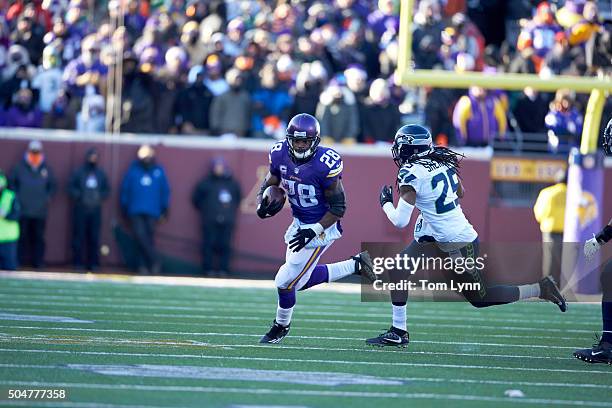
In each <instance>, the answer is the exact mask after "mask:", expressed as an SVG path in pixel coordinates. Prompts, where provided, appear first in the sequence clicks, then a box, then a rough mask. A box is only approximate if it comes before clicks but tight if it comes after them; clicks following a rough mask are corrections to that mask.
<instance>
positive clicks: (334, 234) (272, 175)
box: [257, 113, 376, 343]
mask: <svg viewBox="0 0 612 408" xmlns="http://www.w3.org/2000/svg"><path fill="white" fill-rule="evenodd" d="M320 141H321V137H320V126H319V122H318V121H317V119H316V118H315V117H313V116H311V115H308V114H306V113H300V114H298V115H296V116H294V117H293V118H292V119H291V121H290V122H289V124H288V126H287V132H286V139H285V140H283V141H280V142H278V143H276V144H275V145H274V146H272V149H271V150H270V156H269V158H270V171H269V172H268V174H267V175H266V178H265V180H264V182H263V183H262V185H261V190H260V192H259V194H258V196H257V203H258V206H257V215H258V216H259V217H260V218H268V217H271V216H273V215H275V214H276V213H278V212H279V211H280V210H281V208H282V204H283V203H276V202H271V203H270V202H268V200H267V199H264V198H263V193H264V191H265V190H266V188H268V187H269V186H280V187H282V188H283V189H284V190H285V191H286V192H287V196H288V199H289V203H290V204H291V211H292V213H293V222H292V223H291V225H289V228H288V229H287V232H286V233H285V243H286V244H287V250H286V253H285V263H284V264H283V265H282V266H281V267H280V268H279V270H278V272H277V274H276V277H275V279H274V282H275V284H276V287H277V288H278V307H277V309H276V319H275V320H274V323H273V324H272V327H271V328H270V330H269V331H268V333H266V334H265V335H264V336H263V337H262V338H261V340H260V343H278V342H280V341H281V340H282V339H283V338H284V337H285V336H286V335H287V333H289V327H290V324H291V315H292V314H293V307H294V306H295V302H296V296H295V293H296V290H304V289H307V288H310V287H312V286H315V285H318V284H321V283H324V282H332V281H336V280H338V279H341V278H343V277H345V276H348V275H352V274H363V275H364V276H366V278H368V279H370V280H372V281H373V280H375V279H376V278H375V275H374V272H373V268H372V260H371V258H370V255H369V254H368V253H367V252H366V251H364V252H361V253H359V254H357V255H356V256H353V257H351V259H348V260H345V261H342V262H336V263H332V264H327V265H317V263H318V261H319V258H320V257H321V255H323V253H324V252H325V251H326V250H327V249H328V248H329V247H330V246H331V245H332V244H333V242H334V241H335V240H336V239H338V238H340V237H341V236H342V228H341V226H340V222H339V221H340V218H342V216H343V215H344V212H345V210H346V199H345V195H344V187H343V186H342V170H343V163H342V158H341V157H340V155H339V154H338V153H337V152H335V151H334V150H333V149H330V148H328V147H323V146H319V142H320Z"/></svg>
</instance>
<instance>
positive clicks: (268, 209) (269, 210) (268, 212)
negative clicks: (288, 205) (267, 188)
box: [257, 198, 284, 219]
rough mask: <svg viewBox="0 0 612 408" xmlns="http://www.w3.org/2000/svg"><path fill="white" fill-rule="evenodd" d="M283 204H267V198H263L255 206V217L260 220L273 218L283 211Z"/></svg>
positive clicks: (274, 202)
mask: <svg viewBox="0 0 612 408" xmlns="http://www.w3.org/2000/svg"><path fill="white" fill-rule="evenodd" d="M283 204H284V203H283V202H282V201H272V202H271V203H268V200H267V198H264V199H263V200H261V203H259V205H258V206H257V216H258V217H259V218H261V219H264V218H269V217H273V216H275V215H276V214H277V213H278V212H279V211H280V210H282V209H283Z"/></svg>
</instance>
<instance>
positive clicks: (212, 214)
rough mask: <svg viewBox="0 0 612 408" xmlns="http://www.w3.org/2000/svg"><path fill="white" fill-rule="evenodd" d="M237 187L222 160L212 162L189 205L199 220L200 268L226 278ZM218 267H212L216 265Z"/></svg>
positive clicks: (236, 205)
mask: <svg viewBox="0 0 612 408" xmlns="http://www.w3.org/2000/svg"><path fill="white" fill-rule="evenodd" d="M240 199H241V192H240V185H239V184H238V182H237V181H236V180H235V179H234V178H233V176H232V174H231V171H230V170H229V168H228V166H227V163H226V162H225V160H224V159H223V158H222V157H217V158H215V159H213V161H212V162H211V169H210V173H209V174H208V176H207V177H206V178H204V179H202V180H201V181H200V182H199V183H198V185H197V186H196V188H195V190H194V191H193V194H192V197H191V201H192V203H193V206H194V207H195V208H196V209H197V210H198V211H199V212H200V215H201V218H202V238H203V242H202V267H203V269H204V273H207V274H210V273H211V272H212V271H213V270H216V271H218V274H219V275H222V276H225V275H226V274H227V273H229V271H230V261H231V253H232V245H231V243H232V234H233V232H234V227H235V225H236V218H237V217H236V215H237V211H238V207H239V206H240ZM215 260H217V261H218V265H214V264H216V263H217V262H213V261H215Z"/></svg>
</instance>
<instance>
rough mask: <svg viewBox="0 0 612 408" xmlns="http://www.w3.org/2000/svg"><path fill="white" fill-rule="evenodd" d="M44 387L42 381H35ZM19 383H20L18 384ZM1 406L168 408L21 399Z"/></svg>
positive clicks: (174, 407) (4, 402)
mask: <svg viewBox="0 0 612 408" xmlns="http://www.w3.org/2000/svg"><path fill="white" fill-rule="evenodd" d="M34 384H38V385H39V386H41V387H43V386H44V384H42V383H34ZM16 385H19V384H16ZM0 406H9V407H52V408H72V407H75V408H168V406H167V405H165V406H157V405H122V404H106V403H99V402H71V401H43V400H40V401H34V400H27V401H19V400H14V399H12V400H0ZM172 407H173V408H178V406H177V405H172Z"/></svg>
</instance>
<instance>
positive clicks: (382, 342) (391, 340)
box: [366, 326, 410, 347]
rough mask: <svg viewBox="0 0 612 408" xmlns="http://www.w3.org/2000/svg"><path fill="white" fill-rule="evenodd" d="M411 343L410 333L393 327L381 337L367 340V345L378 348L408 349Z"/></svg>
mask: <svg viewBox="0 0 612 408" xmlns="http://www.w3.org/2000/svg"><path fill="white" fill-rule="evenodd" d="M409 342H410V337H409V335H408V332H407V331H404V330H402V329H398V328H397V327H393V326H391V328H390V329H389V330H387V331H386V332H384V333H382V334H381V335H380V336H378V337H373V338H371V339H367V340H366V344H368V345H370V346H378V347H385V346H394V347H407V346H408V343H409Z"/></svg>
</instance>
